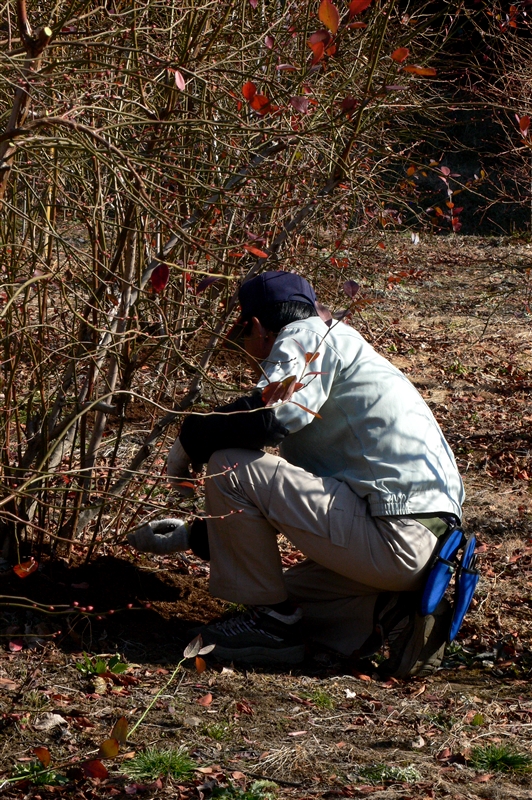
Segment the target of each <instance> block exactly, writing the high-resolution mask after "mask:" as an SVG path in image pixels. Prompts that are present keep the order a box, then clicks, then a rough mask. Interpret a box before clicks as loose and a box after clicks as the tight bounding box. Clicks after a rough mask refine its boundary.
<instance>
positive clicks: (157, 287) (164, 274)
mask: <svg viewBox="0 0 532 800" xmlns="http://www.w3.org/2000/svg"><path fill="white" fill-rule="evenodd" d="M169 277H170V270H169V268H168V264H159V266H158V267H155V269H154V270H153V272H152V274H151V277H150V281H151V285H152V289H153V291H154V292H162V291H163V289H164V288H165V286H166V284H167V283H168V278H169Z"/></svg>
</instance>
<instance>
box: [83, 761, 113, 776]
mask: <svg viewBox="0 0 532 800" xmlns="http://www.w3.org/2000/svg"><path fill="white" fill-rule="evenodd" d="M81 769H82V770H83V773H84V775H85V776H86V777H87V778H100V780H105V778H108V777H109V773H108V771H107V769H106V767H105V765H104V764H102V762H101V761H98V759H93V760H91V761H85V763H84V764H81Z"/></svg>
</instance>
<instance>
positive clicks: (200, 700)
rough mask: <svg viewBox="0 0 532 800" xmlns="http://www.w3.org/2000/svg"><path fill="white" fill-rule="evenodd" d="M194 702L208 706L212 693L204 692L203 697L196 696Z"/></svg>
mask: <svg viewBox="0 0 532 800" xmlns="http://www.w3.org/2000/svg"><path fill="white" fill-rule="evenodd" d="M196 703H199V705H200V706H205V707H207V706H210V704H211V703H212V694H211V693H210V692H209V693H208V694H204V695H203V697H200V698H198V700H196Z"/></svg>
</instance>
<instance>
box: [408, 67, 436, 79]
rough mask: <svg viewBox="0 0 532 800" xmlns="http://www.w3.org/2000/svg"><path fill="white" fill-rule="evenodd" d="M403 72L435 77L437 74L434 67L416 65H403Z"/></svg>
mask: <svg viewBox="0 0 532 800" xmlns="http://www.w3.org/2000/svg"><path fill="white" fill-rule="evenodd" d="M403 72H411V73H412V74H414V75H424V76H425V77H427V78H433V77H434V75H436V74H437V72H436V70H435V69H434V67H416V66H414V65H412V66H409V67H403Z"/></svg>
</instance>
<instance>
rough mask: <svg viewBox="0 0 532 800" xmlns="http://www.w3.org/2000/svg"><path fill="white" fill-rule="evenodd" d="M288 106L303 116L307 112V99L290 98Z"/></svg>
mask: <svg viewBox="0 0 532 800" xmlns="http://www.w3.org/2000/svg"><path fill="white" fill-rule="evenodd" d="M290 104H291V105H292V107H293V108H295V110H296V111H299V113H300V114H304V113H305V112H306V111H308V97H291V98H290Z"/></svg>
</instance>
